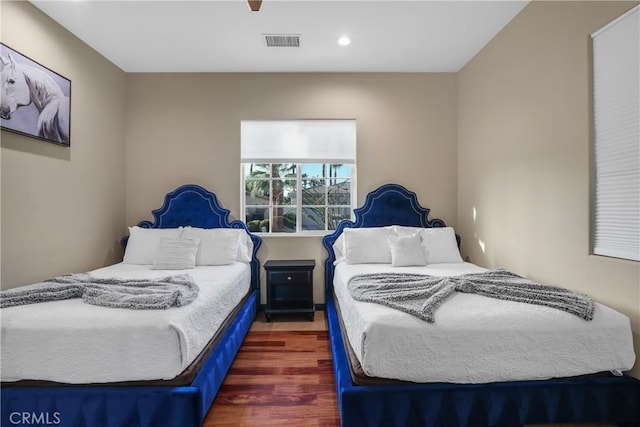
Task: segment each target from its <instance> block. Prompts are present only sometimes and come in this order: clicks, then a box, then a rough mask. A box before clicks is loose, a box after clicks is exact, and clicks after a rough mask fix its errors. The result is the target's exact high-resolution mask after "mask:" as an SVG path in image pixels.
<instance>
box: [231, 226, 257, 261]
mask: <svg viewBox="0 0 640 427" xmlns="http://www.w3.org/2000/svg"><path fill="white" fill-rule="evenodd" d="M234 230H235V231H236V232H237V233H238V235H239V241H238V254H237V256H236V260H237V261H238V262H251V259H252V258H253V241H252V240H251V237H249V235H248V234H247V232H246V231H244V230H241V229H239V228H235V229H234Z"/></svg>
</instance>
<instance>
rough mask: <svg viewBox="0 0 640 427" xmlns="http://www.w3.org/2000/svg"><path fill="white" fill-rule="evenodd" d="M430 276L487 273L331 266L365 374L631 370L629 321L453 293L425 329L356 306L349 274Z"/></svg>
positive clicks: (440, 378) (600, 312) (468, 267)
mask: <svg viewBox="0 0 640 427" xmlns="http://www.w3.org/2000/svg"><path fill="white" fill-rule="evenodd" d="M381 271H389V272H411V273H422V274H430V275H434V276H446V275H459V274H465V273H477V272H482V271H486V270H485V269H483V268H481V267H478V266H476V265H474V264H470V263H462V264H431V265H428V266H426V267H401V268H397V267H396V268H394V267H391V266H390V265H382V264H375V265H374V264H358V265H348V264H346V263H340V264H338V265H337V266H336V270H335V277H334V289H335V294H336V296H337V298H338V301H339V303H340V308H341V311H342V317H343V320H344V324H345V328H346V330H347V336H348V338H349V341H350V343H351V346H352V348H353V350H354V352H355V354H356V356H357V358H358V360H359V361H360V364H361V365H362V368H363V370H364V372H365V373H366V374H367V375H369V376H374V377H382V378H393V379H399V380H405V381H414V382H451V383H487V382H495V381H518V380H534V379H548V378H553V377H567V376H575V375H582V374H589V373H595V372H601V371H609V370H618V371H626V370H629V369H631V367H632V366H633V363H634V360H635V354H634V351H633V344H632V335H631V326H630V321H629V319H628V318H627V317H626V316H624V315H623V314H621V313H618V312H617V311H615V310H613V309H611V308H609V307H607V306H604V305H602V304H596V309H595V314H594V319H593V320H592V321H590V322H587V321H585V320H583V319H581V318H579V317H577V316H574V315H572V314H569V313H566V312H564V311H560V310H556V309H553V308H549V307H542V306H537V305H530V304H524V303H518V302H511V301H502V300H497V299H492V298H487V297H483V296H479V295H473V294H463V293H456V294H455V295H454V296H452V297H451V298H450V299H448V300H447V301H446V302H444V303H443V304H442V306H441V307H440V308H439V309H438V310H437V311H436V313H435V323H433V324H430V323H427V322H424V321H422V320H420V319H418V318H416V317H413V316H411V315H409V314H406V313H403V312H401V311H398V310H395V309H392V308H388V307H385V306H382V305H378V304H374V303H367V302H358V301H355V300H354V299H353V298H352V297H351V295H350V294H349V291H348V289H347V286H346V284H347V282H348V280H349V278H350V277H352V276H354V275H356V274H361V273H373V272H381Z"/></svg>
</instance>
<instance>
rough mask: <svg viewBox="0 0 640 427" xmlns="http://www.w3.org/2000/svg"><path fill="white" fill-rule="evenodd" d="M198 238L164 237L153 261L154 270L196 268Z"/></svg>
mask: <svg viewBox="0 0 640 427" xmlns="http://www.w3.org/2000/svg"><path fill="white" fill-rule="evenodd" d="M199 243H200V240H198V239H183V238H180V237H162V238H160V245H159V246H158V251H157V252H156V257H155V259H154V261H153V266H152V267H151V269H152V270H184V269H187V268H196V253H197V252H198V244H199Z"/></svg>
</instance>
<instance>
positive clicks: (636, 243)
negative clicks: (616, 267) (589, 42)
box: [592, 7, 640, 261]
mask: <svg viewBox="0 0 640 427" xmlns="http://www.w3.org/2000/svg"><path fill="white" fill-rule="evenodd" d="M592 37H593V81H594V84H593V95H594V137H595V148H594V156H595V218H594V220H595V221H594V222H595V224H594V232H595V233H594V248H593V252H594V253H595V254H598V255H606V256H612V257H617V258H625V259H631V260H636V261H640V8H639V7H635V8H634V9H632V10H631V11H629V12H628V13H626V14H624V15H623V16H621V17H620V18H618V19H616V20H615V21H613V22H611V23H610V24H608V25H607V26H605V27H604V28H602V29H600V30H598V31H597V32H596V33H594V34H593V35H592Z"/></svg>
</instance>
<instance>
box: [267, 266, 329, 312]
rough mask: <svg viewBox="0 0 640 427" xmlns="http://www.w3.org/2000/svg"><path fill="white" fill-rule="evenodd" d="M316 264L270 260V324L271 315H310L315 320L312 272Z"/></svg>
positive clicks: (268, 303)
mask: <svg viewBox="0 0 640 427" xmlns="http://www.w3.org/2000/svg"><path fill="white" fill-rule="evenodd" d="M315 266H316V262H315V261H314V260H312V259H304V260H281V261H275V260H269V261H267V262H265V263H264V269H265V270H266V272H267V307H266V308H265V310H264V313H265V317H266V319H267V322H269V321H270V320H271V315H272V314H292V313H301V314H307V315H308V316H309V320H313V316H314V313H315V307H314V305H313V269H314V267H315Z"/></svg>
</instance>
